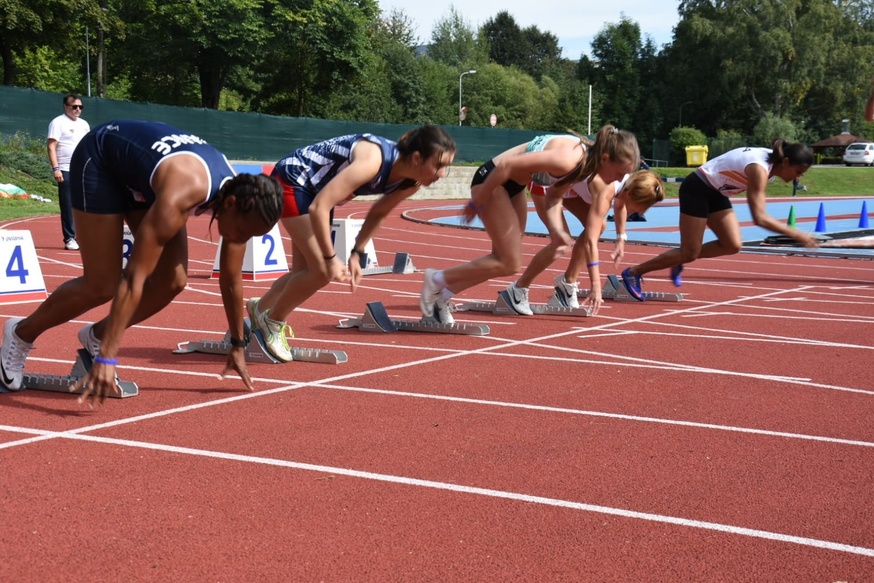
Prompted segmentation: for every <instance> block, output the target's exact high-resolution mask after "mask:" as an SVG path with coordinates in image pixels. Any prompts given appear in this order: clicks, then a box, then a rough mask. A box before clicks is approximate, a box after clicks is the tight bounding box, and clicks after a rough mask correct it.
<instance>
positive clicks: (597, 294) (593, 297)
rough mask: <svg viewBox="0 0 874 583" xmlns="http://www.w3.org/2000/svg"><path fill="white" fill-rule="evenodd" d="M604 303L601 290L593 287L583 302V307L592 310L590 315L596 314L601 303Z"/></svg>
mask: <svg viewBox="0 0 874 583" xmlns="http://www.w3.org/2000/svg"><path fill="white" fill-rule="evenodd" d="M603 303H604V299H603V298H602V297H601V290H599V289H597V288H596V289H593V290H592V292H591V293H590V294H589V297H587V298H586V300H585V301H584V302H583V306H584V307H589V308H591V310H592V315H593V316H595V315H597V314H598V310H600V309H601V305H602V304H603Z"/></svg>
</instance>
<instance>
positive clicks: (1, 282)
mask: <svg viewBox="0 0 874 583" xmlns="http://www.w3.org/2000/svg"><path fill="white" fill-rule="evenodd" d="M0 268H2V269H3V272H2V277H0V304H18V303H22V302H34V301H42V300H44V299H46V297H47V296H48V294H47V293H46V284H45V282H44V281H43V278H42V270H41V269H40V267H39V259H38V258H37V256H36V249H35V248H34V246H33V238H32V237H31V236H30V231H3V230H0Z"/></svg>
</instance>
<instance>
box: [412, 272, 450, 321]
mask: <svg viewBox="0 0 874 583" xmlns="http://www.w3.org/2000/svg"><path fill="white" fill-rule="evenodd" d="M436 271H437V270H436V269H430V268H428V269H426V270H425V281H424V282H423V284H422V293H421V294H420V295H419V308H421V309H422V316H423V317H425V318H428V317H432V316H433V317H434V318H435V319H437V318H438V317H437V315H436V314H434V313H433V312H434V304H435V302H436V301H437V300H438V299H439V298H440V292H442V291H443V290H441V289H440V288H439V287H438V286H437V284H436V283H434V273H435V272H436ZM451 317H452V315H451V314H450V318H451ZM437 321H438V322H439V321H440V320H439V319H437Z"/></svg>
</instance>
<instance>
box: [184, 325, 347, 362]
mask: <svg viewBox="0 0 874 583" xmlns="http://www.w3.org/2000/svg"><path fill="white" fill-rule="evenodd" d="M243 324H244V328H245V330H246V332H247V333H248V335H249V344H248V345H247V346H246V348H245V349H244V350H243V352H244V353H245V355H246V362H258V363H262V364H284V363H283V362H282V361H281V360H278V359H276V358H274V357H273V355H272V354H270V353H269V352H268V351H267V349H266V348H265V347H264V337H263V336H262V335H261V331H260V330H255V331H252V330H251V327H250V323H249V318H245V319H244V320H243ZM230 351H231V334H230V332H226V333H225V337H224V339H223V340H198V341H192V342H180V343H179V344H177V345H176V350H174V351H173V354H191V353H192V352H200V353H203V354H224V355H227V354H228V353H229V352H230ZM291 356H292V360H293V361H294V362H319V363H322V364H341V363H344V362H346V361H347V360H349V357H348V356H347V355H346V353H345V352H343V351H342V350H320V349H318V348H292V349H291Z"/></svg>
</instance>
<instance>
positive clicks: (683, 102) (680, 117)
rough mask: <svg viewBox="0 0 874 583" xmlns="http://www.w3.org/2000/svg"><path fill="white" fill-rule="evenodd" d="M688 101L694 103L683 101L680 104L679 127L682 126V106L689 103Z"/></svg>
mask: <svg viewBox="0 0 874 583" xmlns="http://www.w3.org/2000/svg"><path fill="white" fill-rule="evenodd" d="M690 103H694V102H692V101H684V102H683V103H681V104H680V125H679V127H683V106H684V105H689V104H690Z"/></svg>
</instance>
